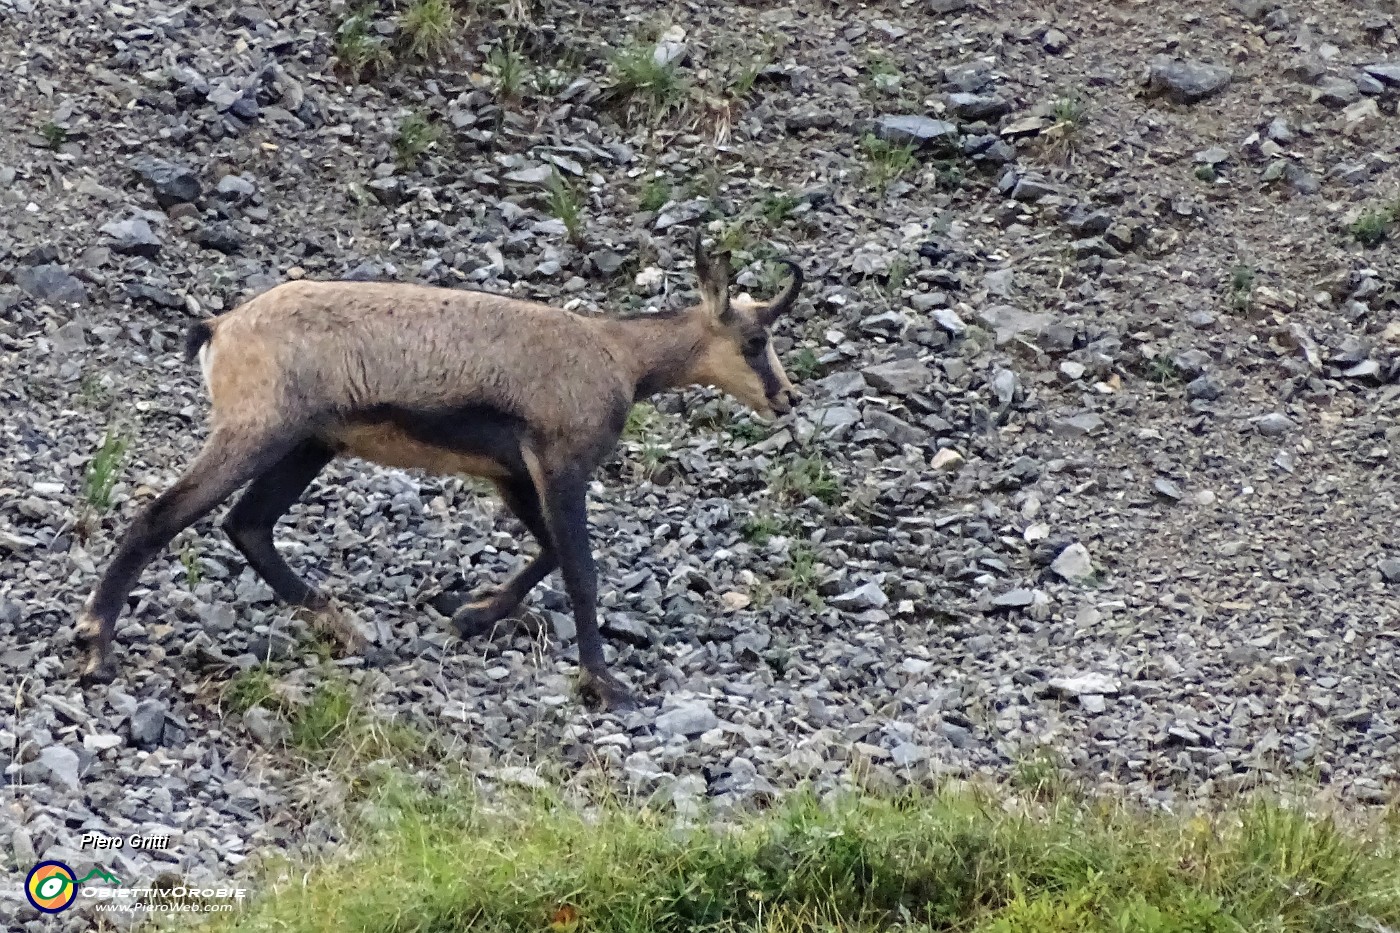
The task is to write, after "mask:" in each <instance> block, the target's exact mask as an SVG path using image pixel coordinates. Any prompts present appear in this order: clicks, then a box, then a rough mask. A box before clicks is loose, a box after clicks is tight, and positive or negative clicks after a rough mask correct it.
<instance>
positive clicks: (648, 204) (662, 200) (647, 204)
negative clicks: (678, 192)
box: [637, 174, 671, 213]
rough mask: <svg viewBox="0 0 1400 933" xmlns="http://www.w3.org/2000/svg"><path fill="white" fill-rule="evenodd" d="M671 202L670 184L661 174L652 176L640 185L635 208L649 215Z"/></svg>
mask: <svg viewBox="0 0 1400 933" xmlns="http://www.w3.org/2000/svg"><path fill="white" fill-rule="evenodd" d="M670 200H671V182H670V180H669V179H668V178H667V177H666V176H665V175H661V174H656V175H652V176H651V177H649V178H648V179H647V180H646V184H644V185H642V194H641V197H640V198H638V204H637V206H638V207H640V208H641V209H642V210H644V211H647V212H649V213H655V212H656V211H659V210H661V208H662V207H664V206H665V205H666V204H667V203H668V202H669V201H670Z"/></svg>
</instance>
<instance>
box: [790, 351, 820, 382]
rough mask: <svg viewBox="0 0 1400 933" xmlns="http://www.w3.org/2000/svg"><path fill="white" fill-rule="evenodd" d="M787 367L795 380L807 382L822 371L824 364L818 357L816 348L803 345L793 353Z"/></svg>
mask: <svg viewBox="0 0 1400 933" xmlns="http://www.w3.org/2000/svg"><path fill="white" fill-rule="evenodd" d="M785 368H786V369H787V371H788V373H789V374H790V375H791V376H792V378H793V379H794V380H795V381H797V382H806V381H807V380H808V379H812V378H815V377H816V376H817V375H818V374H819V373H820V372H821V370H822V364H821V361H820V360H818V359H817V353H816V351H815V350H813V349H812V348H811V347H802V348H801V349H800V350H798V351H797V352H796V353H794V354H793V355H792V358H791V359H790V360H788V363H787V366H786V367H785Z"/></svg>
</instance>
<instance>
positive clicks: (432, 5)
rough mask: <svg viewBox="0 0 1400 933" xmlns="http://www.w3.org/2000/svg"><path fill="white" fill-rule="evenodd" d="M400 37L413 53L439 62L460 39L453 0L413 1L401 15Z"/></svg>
mask: <svg viewBox="0 0 1400 933" xmlns="http://www.w3.org/2000/svg"><path fill="white" fill-rule="evenodd" d="M399 34H400V35H401V36H402V37H403V42H404V45H405V47H406V48H407V49H408V52H409V54H411V55H413V56H414V57H416V58H421V59H424V60H427V61H438V60H440V59H441V58H442V57H443V56H444V55H445V54H446V52H447V50H448V48H450V47H451V45H452V42H453V40H454V39H456V36H457V11H456V10H455V9H454V8H453V6H452V0H413V2H412V3H410V4H409V6H408V8H407V9H406V10H404V11H403V13H402V14H401V15H400V16H399Z"/></svg>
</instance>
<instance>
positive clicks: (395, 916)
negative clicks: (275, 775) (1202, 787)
mask: <svg viewBox="0 0 1400 933" xmlns="http://www.w3.org/2000/svg"><path fill="white" fill-rule="evenodd" d="M439 785H441V789H438V790H435V791H429V790H426V789H423V788H421V787H419V786H416V785H415V782H413V781H412V780H411V779H410V778H409V777H407V776H398V775H392V774H391V775H387V776H385V777H384V778H382V779H380V780H379V781H377V782H375V784H374V785H373V787H372V788H370V789H369V790H368V791H367V794H368V796H367V799H366V800H365V803H364V805H363V806H361V807H360V808H359V809H358V811H357V812H358V813H359V814H360V817H359V819H358V820H357V821H356V822H355V823H354V825H353V827H352V834H353V838H354V841H355V843H356V844H355V845H353V846H348V847H347V849H346V851H347V852H349V853H351V854H348V855H345V856H342V857H338V858H335V859H333V860H330V861H327V862H325V863H322V864H320V865H313V866H311V867H310V868H309V869H308V868H307V867H306V866H303V865H301V864H288V865H286V866H285V867H284V869H283V870H282V871H278V872H273V873H271V876H270V877H268V878H267V879H266V882H265V883H263V884H260V885H258V888H257V890H258V891H259V896H258V897H256V898H255V899H253V900H252V902H251V903H250V904H249V905H248V906H247V907H245V908H244V909H243V910H241V911H239V912H236V913H229V914H223V913H220V914H208V915H201V916H200V917H198V918H197V920H195V921H193V926H194V928H195V929H199V930H204V931H206V933H227V931H234V930H249V931H264V930H266V931H271V930H277V931H281V933H332V931H335V933H340V931H345V930H363V931H369V930H374V931H385V933H388V931H394V933H435V931H443V933H446V931H452V930H468V929H471V930H477V929H479V930H490V931H516V930H519V931H524V930H540V931H546V930H548V931H558V933H564V931H576V933H583V931H587V933H641V931H675V933H679V931H689V930H713V931H732V933H796V931H799V930H801V931H808V933H836V931H838V930H839V931H849V933H875V931H877V930H904V931H914V930H941V931H966V933H1240V931H1272V933H1343V931H1362V930H1374V931H1380V930H1385V929H1391V928H1394V927H1395V926H1396V925H1397V924H1400V854H1397V850H1400V846H1398V845H1397V839H1396V835H1395V830H1394V829H1392V828H1389V827H1387V826H1386V825H1385V824H1383V823H1380V822H1378V821H1365V822H1362V823H1361V824H1360V825H1359V826H1355V827H1350V828H1344V827H1343V826H1342V825H1341V824H1339V822H1338V821H1337V820H1336V819H1335V818H1333V817H1331V816H1329V815H1327V814H1314V813H1307V812H1300V811H1299V810H1297V809H1290V808H1287V807H1284V806H1281V805H1279V804H1277V803H1272V802H1268V801H1264V800H1259V801H1253V802H1247V803H1245V804H1244V805H1241V806H1238V807H1232V808H1231V809H1229V810H1227V811H1226V812H1223V813H1221V814H1218V815H1205V816H1191V815H1175V814H1160V813H1147V812H1144V811H1142V810H1139V809H1134V808H1130V807H1127V806H1122V805H1114V804H1111V803H1096V804H1091V803H1080V802H1075V801H1057V802H1053V803H1051V804H1042V805H1032V804H1027V803H1024V802H1021V801H1015V800H1006V799H1003V797H1002V796H1001V795H999V794H997V793H996V792H994V791H991V790H986V789H977V788H972V789H958V788H954V787H952V786H948V787H945V788H944V789H942V790H939V791H936V792H909V793H905V794H901V795H898V796H880V795H877V794H874V793H871V792H866V793H861V794H857V793H854V792H852V793H847V794H842V795H833V796H831V797H829V798H827V799H825V800H823V799H819V798H818V797H817V796H816V795H815V794H813V793H797V794H793V795H790V796H788V797H786V798H784V800H783V801H782V802H781V803H779V804H778V805H777V806H774V807H771V808H768V809H765V810H760V811H756V812H748V813H743V814H735V815H732V816H728V817H726V819H725V821H724V825H722V826H721V825H717V824H716V823H714V822H712V821H711V820H708V819H702V820H700V821H698V822H697V823H696V824H695V825H692V826H684V827H678V826H677V825H676V821H675V818H674V815H673V814H671V813H669V812H667V811H666V810H665V809H663V808H661V807H656V806H646V807H643V806H638V805H635V804H633V803H630V802H628V801H625V800H620V799H612V800H610V801H607V802H604V803H602V804H600V805H598V806H596V807H593V808H590V810H589V812H588V814H587V815H584V814H582V813H580V812H579V810H578V809H576V808H574V807H572V806H570V805H568V804H566V803H564V802H563V801H562V800H561V799H560V795H559V794H558V793H556V792H553V791H551V790H549V789H545V790H537V791H529V792H525V791H520V792H514V793H512V792H505V793H503V794H501V795H499V799H498V798H495V797H493V799H492V800H491V801H489V802H487V801H484V800H482V799H481V798H480V797H478V796H477V795H476V794H475V793H473V791H472V790H471V786H470V782H468V781H466V780H460V779H452V780H444V781H441V782H437V784H435V786H439ZM463 879H470V881H471V883H469V884H467V883H463ZM405 905H411V909H410V908H409V907H406V906H405Z"/></svg>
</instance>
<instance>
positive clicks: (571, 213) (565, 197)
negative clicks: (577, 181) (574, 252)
mask: <svg viewBox="0 0 1400 933" xmlns="http://www.w3.org/2000/svg"><path fill="white" fill-rule="evenodd" d="M545 204H546V206H547V207H548V208H549V212H550V213H551V214H553V215H554V216H555V217H556V218H557V219H558V220H559V221H560V222H561V223H562V224H563V225H564V229H565V230H566V231H568V234H569V239H570V240H572V241H574V242H579V241H580V240H582V239H583V195H582V194H581V193H580V192H579V190H578V189H577V188H575V187H574V186H573V185H572V184H570V183H569V182H567V181H565V180H564V176H562V175H560V174H559V173H558V172H554V173H553V174H552V175H550V177H549V187H548V189H547V190H546V193H545Z"/></svg>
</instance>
